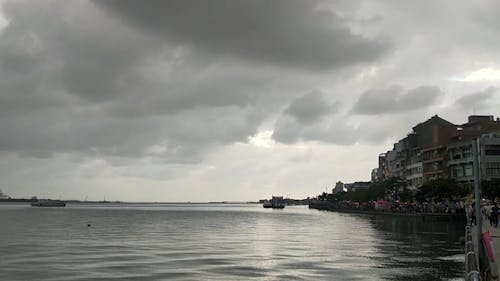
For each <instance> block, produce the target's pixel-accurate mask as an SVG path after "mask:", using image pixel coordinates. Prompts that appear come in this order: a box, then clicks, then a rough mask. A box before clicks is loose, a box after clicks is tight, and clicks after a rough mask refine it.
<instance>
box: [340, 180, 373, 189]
mask: <svg viewBox="0 0 500 281" xmlns="http://www.w3.org/2000/svg"><path fill="white" fill-rule="evenodd" d="M371 184H372V183H371V182H369V181H356V182H353V183H346V184H344V188H345V190H346V191H359V190H364V189H368V188H370V186H371Z"/></svg>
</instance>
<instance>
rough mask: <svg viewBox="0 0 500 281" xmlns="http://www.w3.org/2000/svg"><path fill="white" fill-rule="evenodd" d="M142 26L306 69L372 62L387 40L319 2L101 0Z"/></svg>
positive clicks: (213, 49) (220, 53)
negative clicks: (356, 30) (361, 30)
mask: <svg viewBox="0 0 500 281" xmlns="http://www.w3.org/2000/svg"><path fill="white" fill-rule="evenodd" d="M96 3H97V4H98V5H100V6H103V7H106V9H107V10H108V11H110V12H111V13H112V14H114V15H117V16H118V17H120V18H121V19H122V20H123V21H125V22H127V23H129V24H131V25H133V26H135V27H137V28H138V29H141V30H145V31H147V32H151V33H153V34H155V35H158V36H161V37H163V38H164V39H166V40H167V42H169V43H175V44H180V45H182V46H186V47H188V48H193V49H195V50H196V51H200V52H204V53H207V54H209V55H212V56H215V57H216V58H238V59H244V60H248V61H256V62H259V63H265V64H267V63H271V64H276V65H280V66H285V67H294V68H307V69H317V70H323V69H335V68H339V67H343V66H349V65H353V64H358V63H364V62H373V61H375V60H376V59H378V58H379V57H380V56H382V55H383V54H385V53H386V52H387V50H388V49H389V48H390V44H389V43H388V42H387V40H382V39H369V38H365V37H362V36H360V35H356V34H353V33H352V32H351V31H350V30H349V29H348V28H347V25H346V23H345V22H343V20H342V19H341V18H340V17H338V16H337V15H336V13H334V12H332V11H331V10H328V9H320V7H321V6H320V5H319V3H320V2H319V1H296V0H292V1H290V0H278V1H272V2H269V1H265V0H257V1H244V0H236V1H224V0H217V1H209V2H205V1H202V2H200V1H196V0H187V1H186V0H176V1H161V0H158V1H148V3H147V5H144V3H140V2H137V1H133V0H132V1H128V0H125V1H123V0H118V1H113V0H110V1H96Z"/></svg>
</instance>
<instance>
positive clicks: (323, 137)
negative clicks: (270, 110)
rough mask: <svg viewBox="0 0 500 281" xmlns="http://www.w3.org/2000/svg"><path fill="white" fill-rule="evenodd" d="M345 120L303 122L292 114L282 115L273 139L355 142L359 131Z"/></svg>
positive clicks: (283, 140)
mask: <svg viewBox="0 0 500 281" xmlns="http://www.w3.org/2000/svg"><path fill="white" fill-rule="evenodd" d="M343 121H344V120H342V119H339V120H328V121H325V122H320V123H314V124H307V125H305V124H301V123H299V122H298V121H297V120H296V119H295V118H291V117H290V116H286V115H285V116H282V117H280V118H279V119H278V120H277V121H276V124H275V127H274V133H273V139H275V140H276V141H278V142H281V143H285V144H294V143H297V142H300V141H319V142H323V143H332V144H340V145H349V144H353V143H355V142H356V141H357V140H358V137H359V131H358V130H357V129H356V128H355V127H353V126H350V125H347V124H346V123H345V122H343Z"/></svg>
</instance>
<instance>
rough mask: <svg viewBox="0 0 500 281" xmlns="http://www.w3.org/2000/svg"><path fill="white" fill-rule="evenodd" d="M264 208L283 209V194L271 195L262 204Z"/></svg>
mask: <svg viewBox="0 0 500 281" xmlns="http://www.w3.org/2000/svg"><path fill="white" fill-rule="evenodd" d="M262 207H264V208H273V209H283V208H285V200H284V199H283V196H273V198H271V200H270V201H269V202H266V203H264V204H263V205H262Z"/></svg>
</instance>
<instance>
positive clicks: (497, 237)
mask: <svg viewBox="0 0 500 281" xmlns="http://www.w3.org/2000/svg"><path fill="white" fill-rule="evenodd" d="M484 232H489V233H490V237H491V244H492V248H493V253H494V256H495V264H496V269H497V271H498V269H500V225H499V226H498V228H495V227H492V226H490V223H489V221H488V219H486V218H484V217H483V233H484ZM476 235H477V227H472V240H473V241H474V248H475V252H476V253H478V251H477V242H476V241H477V238H476V237H477V236H476ZM491 280H498V278H497V279H491Z"/></svg>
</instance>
